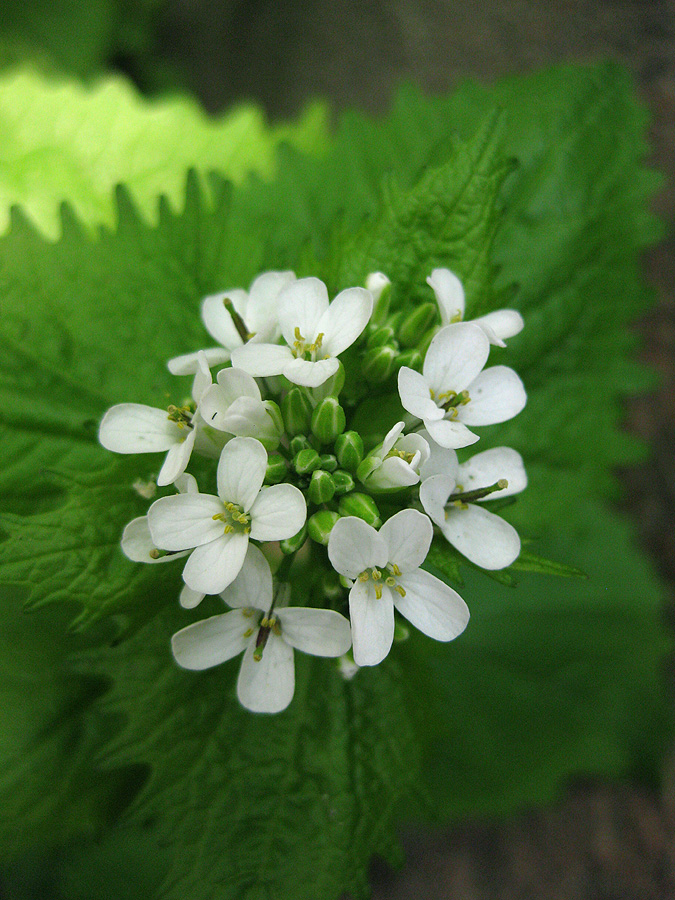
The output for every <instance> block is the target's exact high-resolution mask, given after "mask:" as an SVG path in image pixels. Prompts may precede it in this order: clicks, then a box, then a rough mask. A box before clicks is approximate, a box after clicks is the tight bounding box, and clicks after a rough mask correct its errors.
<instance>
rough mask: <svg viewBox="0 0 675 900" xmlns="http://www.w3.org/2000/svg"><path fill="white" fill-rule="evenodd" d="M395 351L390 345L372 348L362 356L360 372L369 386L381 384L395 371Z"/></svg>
mask: <svg viewBox="0 0 675 900" xmlns="http://www.w3.org/2000/svg"><path fill="white" fill-rule="evenodd" d="M396 356H397V351H396V349H395V348H394V347H392V346H391V344H385V345H384V346H383V347H373V348H372V350H366V352H365V353H364V354H363V363H362V365H361V371H362V372H363V376H364V378H365V379H366V381H369V382H370V383H371V384H383V383H384V382H385V381H386V380H387V379H388V378H389V376H390V375H391V374H392V372H393V371H394V369H395V362H396Z"/></svg>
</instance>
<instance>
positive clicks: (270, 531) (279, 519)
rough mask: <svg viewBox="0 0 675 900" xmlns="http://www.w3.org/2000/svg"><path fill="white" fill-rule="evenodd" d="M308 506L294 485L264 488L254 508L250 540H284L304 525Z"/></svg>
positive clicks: (252, 509) (252, 508) (277, 485)
mask: <svg viewBox="0 0 675 900" xmlns="http://www.w3.org/2000/svg"><path fill="white" fill-rule="evenodd" d="M306 518H307V504H306V502H305V498H304V496H303V494H302V491H299V490H298V488H296V487H295V486H294V485H292V484H275V485H273V486H272V487H266V488H263V489H262V490H261V491H260V493H259V494H258V497H257V499H256V501H255V503H254V504H253V506H252V507H251V537H252V538H253V539H254V540H256V541H283V540H284V539H285V538H289V537H293V535H294V534H297V533H298V531H300V529H301V528H302V526H303V525H304V524H305V519H306Z"/></svg>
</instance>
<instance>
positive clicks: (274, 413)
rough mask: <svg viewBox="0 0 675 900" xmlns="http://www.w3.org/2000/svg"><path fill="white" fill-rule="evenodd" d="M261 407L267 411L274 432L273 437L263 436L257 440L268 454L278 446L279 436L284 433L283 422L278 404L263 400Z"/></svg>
mask: <svg viewBox="0 0 675 900" xmlns="http://www.w3.org/2000/svg"><path fill="white" fill-rule="evenodd" d="M263 406H264V407H265V409H266V410H267V415H268V416H269V417H270V419H271V420H272V422H273V423H274V430H275V432H276V433H275V434H274V436H273V437H268V436H263V437H259V438H258V440H259V441H260V443H261V444H262V445H263V447H264V448H265V450H267V451H268V452H269V451H271V450H276V449H277V447H278V446H279V441H280V439H281V435H282V434H283V433H284V420H283V419H282V417H281V410H280V409H279V404H278V403H275V402H274V400H263Z"/></svg>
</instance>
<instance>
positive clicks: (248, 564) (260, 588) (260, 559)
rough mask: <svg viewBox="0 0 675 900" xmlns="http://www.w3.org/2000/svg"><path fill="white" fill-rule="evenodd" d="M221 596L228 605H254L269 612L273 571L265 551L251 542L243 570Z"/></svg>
mask: <svg viewBox="0 0 675 900" xmlns="http://www.w3.org/2000/svg"><path fill="white" fill-rule="evenodd" d="M220 596H221V597H222V598H223V600H224V601H225V603H227V605H228V606H238V607H242V608H245V607H254V608H255V609H260V610H262V611H263V612H267V611H268V610H269V608H270V606H271V605H272V572H271V571H270V564H269V563H268V562H267V560H266V559H265V557H264V555H263V553H262V552H261V551H260V550H259V549H258V548H257V547H256V546H255V545H254V544H249V545H248V549H247V551H246V558H245V559H244V564H243V565H242V567H241V571H240V572H239V574H238V575H237V577H236V578H235V579H234V581H233V582H232V584H230V586H229V587H226V588H225V590H224V591H221V594H220Z"/></svg>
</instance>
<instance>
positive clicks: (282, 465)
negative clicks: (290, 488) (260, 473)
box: [265, 453, 288, 484]
mask: <svg viewBox="0 0 675 900" xmlns="http://www.w3.org/2000/svg"><path fill="white" fill-rule="evenodd" d="M287 472H288V467H287V466H286V460H285V459H284V458H283V456H282V455H281V454H280V453H270V455H269V456H268V457H267V469H266V470H265V481H266V483H267V484H279V482H280V481H283V480H284V478H285V477H286V474H287Z"/></svg>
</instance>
